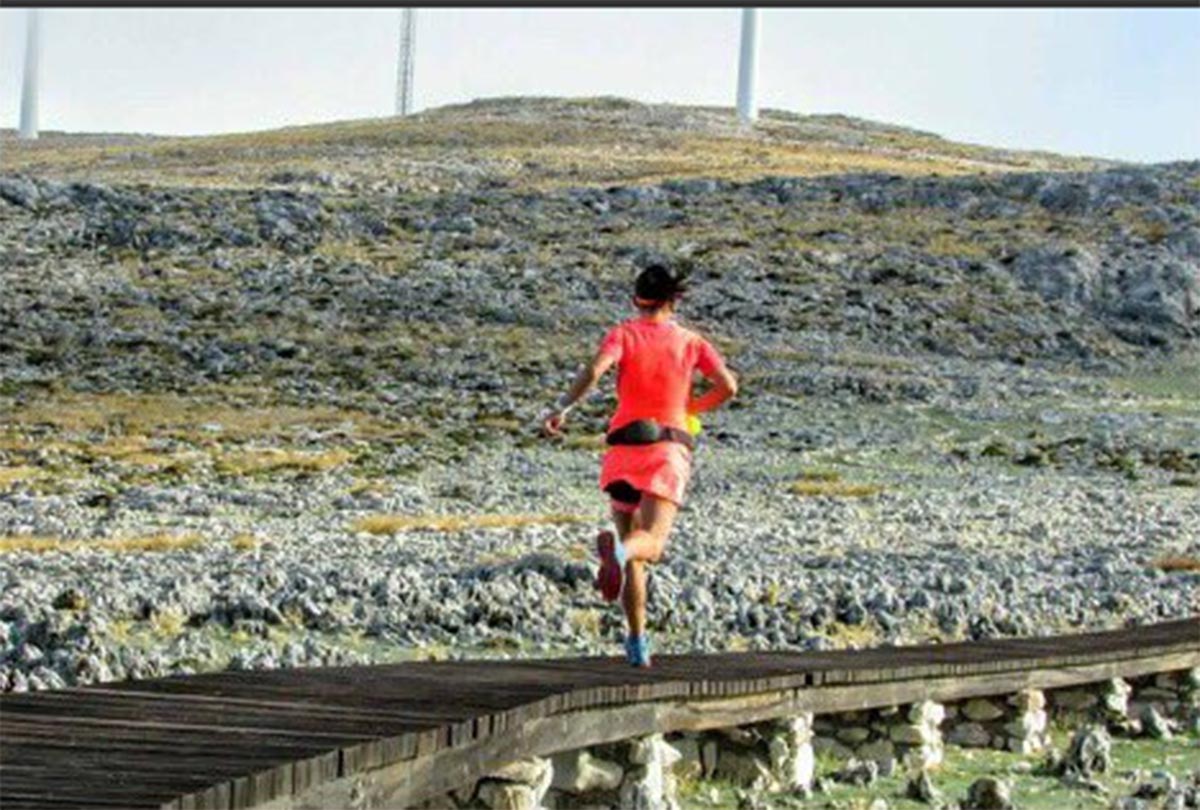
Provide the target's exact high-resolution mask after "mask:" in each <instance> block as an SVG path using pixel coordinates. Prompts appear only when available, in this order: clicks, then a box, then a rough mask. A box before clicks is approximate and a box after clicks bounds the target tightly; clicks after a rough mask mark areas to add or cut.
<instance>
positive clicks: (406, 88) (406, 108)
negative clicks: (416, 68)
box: [396, 8, 417, 115]
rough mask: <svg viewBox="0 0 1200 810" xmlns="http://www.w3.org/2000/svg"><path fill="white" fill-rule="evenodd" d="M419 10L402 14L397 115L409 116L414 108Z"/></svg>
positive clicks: (397, 76)
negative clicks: (414, 74) (414, 72)
mask: <svg viewBox="0 0 1200 810" xmlns="http://www.w3.org/2000/svg"><path fill="white" fill-rule="evenodd" d="M416 18H417V10H416V9H415V8H406V9H403V10H402V11H401V12H400V55H399V60H398V61H397V63H396V115H408V114H409V113H411V112H412V106H413V51H414V50H415V49H416V46H417V28H416V25H417V19H416Z"/></svg>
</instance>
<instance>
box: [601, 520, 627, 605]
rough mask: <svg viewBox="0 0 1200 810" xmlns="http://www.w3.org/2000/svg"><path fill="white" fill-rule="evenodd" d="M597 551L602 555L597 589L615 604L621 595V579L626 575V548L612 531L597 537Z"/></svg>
mask: <svg viewBox="0 0 1200 810" xmlns="http://www.w3.org/2000/svg"><path fill="white" fill-rule="evenodd" d="M596 551H597V553H598V554H599V555H600V573H599V574H597V575H596V587H597V588H599V589H600V595H601V596H603V597H604V601H606V602H615V601H617V598H618V597H619V596H620V595H621V579H622V577H623V576H624V574H625V547H624V546H622V545H621V544H620V543H619V542H617V538H616V536H615V535H614V534H613V533H612V532H610V531H602V532H600V534H599V535H597V536H596Z"/></svg>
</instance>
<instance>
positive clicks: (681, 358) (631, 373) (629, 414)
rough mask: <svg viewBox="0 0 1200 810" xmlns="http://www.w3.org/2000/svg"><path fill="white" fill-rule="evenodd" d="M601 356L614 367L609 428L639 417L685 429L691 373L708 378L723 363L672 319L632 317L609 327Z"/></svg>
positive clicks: (697, 336) (706, 345) (712, 349)
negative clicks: (614, 400)
mask: <svg viewBox="0 0 1200 810" xmlns="http://www.w3.org/2000/svg"><path fill="white" fill-rule="evenodd" d="M600 354H603V355H607V356H609V357H611V358H613V360H615V361H616V365H617V412H616V413H614V414H613V417H612V419H611V420H609V423H608V429H609V430H610V431H612V430H616V429H617V428H619V427H622V426H623V425H626V424H628V423H630V422H633V421H635V420H638V419H654V420H655V421H657V422H658V423H659V424H660V425H665V426H668V427H673V428H679V429H680V430H686V429H687V403H688V399H689V398H690V397H691V394H692V372H693V371H699V372H700V373H701V374H703V375H704V376H705V377H710V378H711V377H712V376H713V375H715V374H716V372H717V371H718V370H719V369H720V368H721V367H722V366H723V365H724V363H725V361H724V360H722V359H721V355H720V354H719V353H718V352H717V350H716V349H714V348H713V346H712V344H711V343H709V342H708V341H707V340H705V339H704V338H702V337H700V336H699V335H697V334H696V333H695V332H693V331H691V330H690V329H685V328H684V327H682V326H680V325H679V324H678V323H676V322H675V321H673V320H665V321H653V320H650V319H649V318H631V319H630V320H628V321H625V322H624V323H621V324H618V325H617V326H615V327H613V328H612V329H611V330H610V331H609V333H608V334H607V335H605V336H604V340H603V341H602V342H601V343H600Z"/></svg>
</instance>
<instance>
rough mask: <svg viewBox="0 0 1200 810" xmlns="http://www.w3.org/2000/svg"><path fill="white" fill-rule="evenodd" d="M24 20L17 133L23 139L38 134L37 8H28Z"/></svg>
mask: <svg viewBox="0 0 1200 810" xmlns="http://www.w3.org/2000/svg"><path fill="white" fill-rule="evenodd" d="M25 13H26V15H27V16H26V20H25V79H24V82H23V83H22V85H21V124H20V129H19V131H18V135H19V137H20V138H21V139H23V140H33V139H34V138H36V137H37V136H38V68H39V67H40V63H41V58H40V57H41V54H40V53H39V51H40V49H41V43H40V42H39V34H38V22H39V20H38V16H39V14H38V10H37V9H36V8H31V9H29V10H28V11H27V12H25Z"/></svg>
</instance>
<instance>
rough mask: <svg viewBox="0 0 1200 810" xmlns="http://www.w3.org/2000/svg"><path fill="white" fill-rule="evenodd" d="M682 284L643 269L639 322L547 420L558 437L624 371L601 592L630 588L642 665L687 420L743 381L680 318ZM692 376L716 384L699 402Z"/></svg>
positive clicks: (602, 354) (612, 343) (628, 643)
mask: <svg viewBox="0 0 1200 810" xmlns="http://www.w3.org/2000/svg"><path fill="white" fill-rule="evenodd" d="M685 287H686V284H685V278H684V277H683V275H682V274H680V273H678V272H675V271H672V270H670V269H668V268H667V267H665V266H663V265H661V264H655V265H651V266H649V267H647V268H646V269H645V270H643V271H642V272H641V273H640V274H639V275H638V277H637V281H636V282H635V283H634V298H633V303H634V306H636V307H637V310H638V315H637V317H635V318H631V319H629V320H627V321H625V322H623V323H621V324H619V325H617V326H616V327H614V328H613V329H612V330H611V331H609V333H608V334H607V335H606V336H605V337H604V340H603V342H601V344H600V349H599V351H597V353H596V356H595V357H594V358H593V359H592V361H591V363H589V364H588V365H586V366H584V367H583V368H582V369H581V370H580V372H579V375H578V376H577V377H576V378H575V381H574V383H572V384H571V389H570V390H569V391H568V392H567V393H566V394H564V395H563V396H562V397H561V398H560V399H559V400H558V402H557V404H556V405H555V406H554V407H553V408H552V409H551V410H550V412H549V413H548V414H547V415H546V416H545V417H544V420H543V427H544V429H545V431H546V433H547V434H548V435H550V436H557V435H559V433H560V432H561V430H562V426H563V423H564V422H565V420H566V416H567V412H568V411H570V409H571V408H572V407H573V406H574V405H575V403H576V402H578V401H579V400H580V399H582V398H583V397H584V396H586V395H587V393H588V392H589V391H590V390H591V389H592V387H593V386H595V385H596V384H597V383H598V382H599V381H600V378H601V377H602V376H604V373H605V372H606V371H608V369H609V368H611V367H612V366H614V365H615V366H616V367H617V411H616V413H615V414H613V417H612V419H611V420H610V421H609V424H608V436H607V442H608V444H609V445H610V446H611V447H610V449H609V450H608V452H607V453H605V455H604V460H603V462H602V464H601V468H600V488H601V489H602V490H603V491H604V492H606V493H607V494H608V496H609V498H610V499H611V504H612V518H613V523H614V524H615V525H616V528H617V534H618V536H619V538H620V540H619V541H618V540H617V539H616V538H614V537H613V533H612V532H610V531H602V532H600V534H599V536H598V537H597V538H596V546H597V551H598V553H599V555H600V574H599V576H598V577H597V578H596V587H597V588H599V589H600V592H601V594H602V595H603V597H604V599H605V600H606V601H609V602H613V601H615V600H616V599H617V597H618V596H622V591H623V596H624V599H623V602H624V607H625V618H626V620H627V622H628V623H629V633H628V635H626V637H625V655H626V658H628V660H629V663H630V664H632V665H633V666H638V667H648V666H650V645H649V639H648V638H647V635H646V568H645V566H646V564H647V563H655V562H658V560H659V558H661V557H662V553H663V549H664V547H665V546H666V543H667V536H668V535H669V534H670V533H671V526H672V524H673V523H674V521H675V515H676V512H677V511H678V510H679V507H680V505H682V504H683V493H684V489H685V488H686V487H687V482H688V477H689V475H690V473H691V461H692V446H693V443H694V441H695V438H694V436H693V434H692V433H691V432H690V431H689V429H688V428H689V424H690V423H693V422H695V424H697V425H698V422H696V421H695V420H694V417H695V415H696V414H700V413H704V412H705V411H710V410H712V409H713V408H716V407H717V406H719V405H721V404H722V403H723V402H725V401H726V400H728V399H729V398H730V397H732V396H734V395H735V394H736V393H737V380H736V379H735V378H734V376H733V374H732V373H731V372H730V371H729V370H728V369H727V368H725V363H724V361H723V360H722V359H721V356H720V354H718V353H717V350H716V349H714V348H713V346H712V344H711V343H709V342H708V341H707V340H705V339H704V338H702V337H700V336H699V335H697V334H696V333H695V332H692V331H690V330H688V329H685V328H684V327H682V326H680V325H679V324H678V323H677V322H676V321H675V318H674V315H675V303H676V301H678V300H679V298H680V297H681V296H682V294H683V292H684V290H685ZM694 371H699V372H700V373H701V374H702V375H704V376H705V377H707V378H708V379H709V380H710V381H711V382H712V383H713V387H712V389H711V390H709V391H708V392H707V393H705V394H703V395H702V396H698V397H694V396H692V374H693V372H694ZM622 585H624V588H623V589H622Z"/></svg>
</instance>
